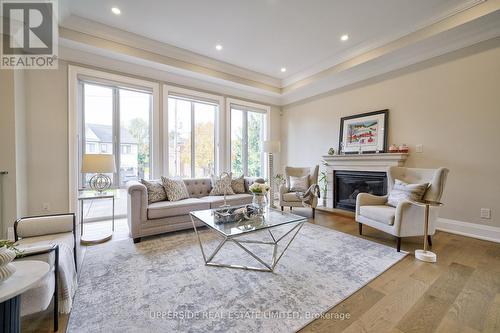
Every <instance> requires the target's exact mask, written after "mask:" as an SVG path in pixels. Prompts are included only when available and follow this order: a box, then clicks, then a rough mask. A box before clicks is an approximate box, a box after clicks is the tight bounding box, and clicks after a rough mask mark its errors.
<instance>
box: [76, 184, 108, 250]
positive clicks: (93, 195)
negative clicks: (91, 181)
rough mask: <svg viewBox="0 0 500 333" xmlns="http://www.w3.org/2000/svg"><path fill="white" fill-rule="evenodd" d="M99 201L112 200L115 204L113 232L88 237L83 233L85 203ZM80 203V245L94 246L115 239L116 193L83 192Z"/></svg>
mask: <svg viewBox="0 0 500 333" xmlns="http://www.w3.org/2000/svg"><path fill="white" fill-rule="evenodd" d="M99 199H111V200H112V202H113V206H112V212H111V216H112V219H111V231H109V232H106V233H104V234H102V235H98V236H86V235H84V232H83V225H84V223H83V222H84V217H83V216H84V214H83V203H84V202H85V201H87V200H99ZM78 201H80V244H82V245H92V244H100V243H104V242H107V241H108V240H110V239H111V237H113V231H115V193H114V192H104V193H102V194H101V193H98V192H96V191H82V192H81V193H80V194H79V196H78Z"/></svg>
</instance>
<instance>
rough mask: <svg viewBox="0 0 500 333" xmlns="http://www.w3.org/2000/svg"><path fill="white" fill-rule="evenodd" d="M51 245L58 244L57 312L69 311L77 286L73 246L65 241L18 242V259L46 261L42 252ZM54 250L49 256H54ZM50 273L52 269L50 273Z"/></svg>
mask: <svg viewBox="0 0 500 333" xmlns="http://www.w3.org/2000/svg"><path fill="white" fill-rule="evenodd" d="M53 245H59V271H58V276H57V285H58V295H59V297H58V298H59V313H70V311H71V307H72V306H73V296H74V295H75V292H76V288H77V286H78V281H77V274H76V270H75V262H74V259H73V248H72V247H71V246H69V245H68V244H66V243H63V242H57V241H46V242H43V244H42V243H40V242H37V243H31V244H22V240H21V241H20V242H19V244H18V248H19V250H21V251H22V252H23V254H22V255H21V257H20V259H21V260H22V259H23V258H24V259H26V260H41V261H45V262H47V261H48V258H47V256H46V255H44V254H43V252H45V251H47V250H48V249H50V248H52V246H53ZM54 256H55V252H51V255H50V257H51V258H55V257H54ZM50 274H52V271H51V273H50Z"/></svg>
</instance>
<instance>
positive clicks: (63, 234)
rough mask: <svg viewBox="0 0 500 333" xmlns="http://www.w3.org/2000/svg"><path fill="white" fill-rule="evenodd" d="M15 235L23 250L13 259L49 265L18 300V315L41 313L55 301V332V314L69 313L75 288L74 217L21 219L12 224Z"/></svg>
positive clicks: (69, 215)
mask: <svg viewBox="0 0 500 333" xmlns="http://www.w3.org/2000/svg"><path fill="white" fill-rule="evenodd" d="M14 236H15V241H16V246H17V247H18V248H19V249H20V250H21V251H23V254H22V255H21V256H20V257H18V258H16V260H40V261H44V262H46V263H48V264H49V265H50V273H49V274H47V276H46V277H45V278H43V279H42V280H41V281H40V283H39V284H38V285H37V286H35V287H34V288H32V289H30V290H28V291H26V292H25V293H24V294H23V296H22V297H21V315H22V316H25V315H28V314H32V313H36V312H40V311H44V310H46V309H47V308H48V307H49V305H50V302H51V300H52V299H54V331H57V330H58V313H59V312H62V313H68V312H69V310H70V309H71V299H72V296H73V292H74V290H75V288H76V269H77V266H76V265H77V261H76V232H75V215H74V214H57V215H46V216H34V217H25V218H21V219H19V220H17V221H16V222H15V223H14ZM60 301H62V302H61V303H62V304H60Z"/></svg>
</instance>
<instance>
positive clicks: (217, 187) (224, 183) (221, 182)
mask: <svg viewBox="0 0 500 333" xmlns="http://www.w3.org/2000/svg"><path fill="white" fill-rule="evenodd" d="M224 194H226V195H229V194H234V191H233V188H232V187H231V175H226V176H222V177H221V178H219V177H217V176H214V175H212V191H210V195H215V196H217V195H224Z"/></svg>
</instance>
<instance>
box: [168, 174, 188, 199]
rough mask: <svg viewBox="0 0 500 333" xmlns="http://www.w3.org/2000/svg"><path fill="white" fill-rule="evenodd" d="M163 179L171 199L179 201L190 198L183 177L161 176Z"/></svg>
mask: <svg viewBox="0 0 500 333" xmlns="http://www.w3.org/2000/svg"><path fill="white" fill-rule="evenodd" d="M161 180H162V182H163V187H164V188H165V193H167V198H168V200H169V201H179V200H182V199H187V198H189V193H188V190H187V187H186V184H185V183H184V181H183V180H182V179H172V178H167V177H161Z"/></svg>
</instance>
